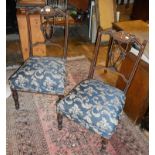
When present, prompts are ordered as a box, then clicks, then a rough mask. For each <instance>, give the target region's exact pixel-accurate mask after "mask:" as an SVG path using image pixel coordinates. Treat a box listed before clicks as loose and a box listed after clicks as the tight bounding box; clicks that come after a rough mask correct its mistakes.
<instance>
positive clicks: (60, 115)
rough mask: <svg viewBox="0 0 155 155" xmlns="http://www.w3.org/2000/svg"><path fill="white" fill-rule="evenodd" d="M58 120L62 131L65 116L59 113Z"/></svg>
mask: <svg viewBox="0 0 155 155" xmlns="http://www.w3.org/2000/svg"><path fill="white" fill-rule="evenodd" d="M57 120H58V129H59V130H61V129H62V121H63V115H62V114H60V113H57Z"/></svg>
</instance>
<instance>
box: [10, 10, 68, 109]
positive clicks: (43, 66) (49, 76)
mask: <svg viewBox="0 0 155 155" xmlns="http://www.w3.org/2000/svg"><path fill="white" fill-rule="evenodd" d="M44 9H46V8H38V7H37V8H33V9H28V10H27V12H26V17H27V24H28V25H27V26H28V36H29V55H30V57H29V58H28V59H27V60H26V61H25V62H24V64H23V65H22V66H21V67H20V68H19V69H18V70H17V71H16V72H15V73H14V74H13V75H11V77H10V78H9V83H10V88H11V91H12V96H13V98H14V101H15V107H16V109H19V101H18V93H17V92H18V91H26V92H32V93H45V94H56V95H59V97H60V96H63V94H64V88H65V80H66V69H65V64H66V58H67V45H68V42H67V40H68V13H67V12H65V11H62V10H60V9H58V8H56V9H53V8H48V10H44ZM36 11H37V12H38V11H39V13H40V18H41V20H46V18H44V17H45V16H46V17H47V15H48V16H49V17H50V19H51V20H52V19H53V20H54V19H55V18H56V17H57V16H60V15H61V17H62V18H64V19H65V23H64V25H63V26H64V45H63V47H62V46H60V45H59V44H56V43H53V42H51V40H47V39H46V38H45V41H44V42H36V43H32V34H31V24H30V18H29V16H30V14H32V13H34V12H36ZM42 26H44V25H43V24H41V28H42ZM51 27H54V28H55V25H54V22H53V23H52V25H51ZM43 33H44V32H43ZM52 33H54V32H52ZM49 43H51V44H53V45H57V46H58V45H59V46H58V47H61V50H62V49H63V57H61V58H59V57H47V56H45V57H41V56H40V57H39V56H34V55H33V47H35V46H37V45H40V44H49Z"/></svg>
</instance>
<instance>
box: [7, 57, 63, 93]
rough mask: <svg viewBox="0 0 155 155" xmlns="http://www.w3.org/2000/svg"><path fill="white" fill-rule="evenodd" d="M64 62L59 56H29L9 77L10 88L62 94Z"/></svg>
mask: <svg viewBox="0 0 155 155" xmlns="http://www.w3.org/2000/svg"><path fill="white" fill-rule="evenodd" d="M65 75H66V72H65V62H64V60H63V59H61V58H53V57H30V58H29V59H28V60H27V61H26V62H25V63H24V65H22V66H21V67H20V68H19V69H18V70H17V72H15V73H14V74H13V75H12V76H11V77H10V79H9V82H10V86H11V88H12V89H16V90H22V91H30V92H40V93H50V94H63V93H64V83H65V77H66V76H65Z"/></svg>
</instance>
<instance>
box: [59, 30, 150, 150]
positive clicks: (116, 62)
mask: <svg viewBox="0 0 155 155" xmlns="http://www.w3.org/2000/svg"><path fill="white" fill-rule="evenodd" d="M102 35H109V36H110V40H109V46H108V54H107V59H108V61H107V62H106V65H105V66H96V61H97V57H98V52H99V47H100V43H101V37H102ZM146 43H147V42H146V41H144V42H143V43H140V42H139V41H138V39H137V38H136V37H135V36H134V35H131V34H129V33H126V32H124V31H120V32H115V31H113V30H109V31H103V30H102V29H101V28H99V31H98V36H97V41H96V45H95V50H94V56H93V60H92V63H91V67H90V71H89V75H88V79H86V80H84V81H82V82H80V83H79V84H78V85H77V86H75V88H73V89H72V90H71V91H70V92H69V93H68V95H66V96H65V97H64V98H63V99H60V101H59V102H58V103H57V120H58V128H59V129H60V130H61V129H62V118H63V115H64V116H66V117H68V118H69V119H71V120H73V121H75V122H77V123H79V124H81V125H82V126H84V127H85V128H87V129H89V130H92V131H94V132H96V133H98V134H99V135H101V137H102V148H101V150H102V149H105V147H106V144H107V141H108V140H109V139H110V138H111V136H112V135H113V134H114V132H115V131H116V127H117V124H118V121H119V118H120V116H121V113H122V111H123V107H124V105H125V98H126V93H127V91H128V88H129V87H130V85H131V82H132V79H133V77H134V74H135V72H136V70H137V67H138V64H139V62H140V59H141V56H142V54H143V51H144V48H145V46H146ZM132 47H136V48H137V49H138V55H137V59H136V61H135V62H134V64H133V66H132V69H131V72H129V73H128V76H127V77H125V76H124V75H123V73H120V72H119V69H118V68H119V66H120V65H121V62H122V61H125V58H126V57H127V56H128V55H129V54H132V53H131V52H130V50H131V48H132ZM95 69H103V70H104V71H105V70H106V71H110V72H112V73H116V75H118V76H120V77H121V78H122V80H123V81H124V82H125V84H126V85H125V87H124V89H123V90H120V89H119V88H116V87H115V86H112V85H111V84H109V83H106V82H103V81H101V80H97V79H94V78H93V75H94V71H95ZM105 74H107V73H106V72H105Z"/></svg>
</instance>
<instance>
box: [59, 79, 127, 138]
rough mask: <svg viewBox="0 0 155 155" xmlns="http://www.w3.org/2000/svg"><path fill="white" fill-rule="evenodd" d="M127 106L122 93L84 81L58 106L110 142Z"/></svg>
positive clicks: (96, 81) (95, 82)
mask: <svg viewBox="0 0 155 155" xmlns="http://www.w3.org/2000/svg"><path fill="white" fill-rule="evenodd" d="M124 104H125V94H124V93H123V91H121V90H119V89H117V88H115V87H112V86H110V85H108V84H105V83H103V82H102V81H98V80H94V79H92V80H85V81H83V82H81V83H80V84H79V85H78V86H76V87H75V88H74V89H73V90H72V91H71V92H70V93H69V94H68V95H67V96H66V97H65V98H64V99H62V100H60V102H59V103H58V105H57V112H59V113H61V114H63V115H65V116H67V117H68V118H70V119H72V120H74V121H75V122H77V123H80V124H81V125H83V126H84V127H86V128H87V129H90V130H93V131H95V132H97V133H98V134H100V135H101V136H103V137H104V138H107V139H109V138H110V137H111V135H112V134H113V132H114V131H115V129H116V126H117V124H118V120H119V117H120V114H121V112H122V110H123V107H124Z"/></svg>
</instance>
